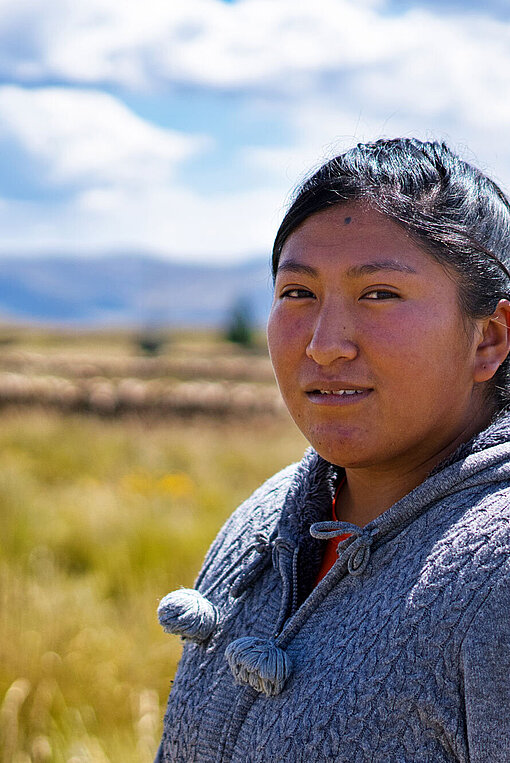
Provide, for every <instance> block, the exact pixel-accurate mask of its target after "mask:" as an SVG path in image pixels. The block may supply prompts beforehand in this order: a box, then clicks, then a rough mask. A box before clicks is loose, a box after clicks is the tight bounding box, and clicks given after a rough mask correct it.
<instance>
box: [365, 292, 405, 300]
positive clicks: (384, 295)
mask: <svg viewBox="0 0 510 763" xmlns="http://www.w3.org/2000/svg"><path fill="white" fill-rule="evenodd" d="M398 298H399V296H398V294H395V292H394V291H388V289H374V290H373V291H368V292H367V293H366V294H364V295H363V297H362V299H372V300H374V301H381V300H383V299H398Z"/></svg>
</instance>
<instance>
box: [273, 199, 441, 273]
mask: <svg viewBox="0 0 510 763" xmlns="http://www.w3.org/2000/svg"><path fill="white" fill-rule="evenodd" d="M367 258H368V259H375V260H377V261H381V260H391V261H393V262H395V263H397V264H400V265H401V269H403V270H405V269H406V268H408V267H411V268H412V269H415V266H416V265H417V264H419V263H421V265H422V268H426V269H429V268H430V267H432V268H434V266H435V267H439V268H441V269H442V266H439V264H438V263H437V262H436V261H435V260H434V259H433V258H432V257H431V255H430V254H428V253H427V252H426V251H425V250H424V249H423V248H422V247H420V246H419V245H418V244H417V243H416V242H415V241H413V239H412V238H411V237H410V236H409V235H408V233H407V232H406V231H405V230H404V229H403V228H402V227H400V226H399V225H397V223H395V222H393V221H392V220H390V219H389V218H387V217H386V216H384V215H382V214H380V213H379V212H376V211H375V210H373V209H370V208H367V207H364V206H362V205H360V204H338V205H335V206H334V207H331V208H330V209H326V210H322V211H321V212H317V213H316V214H314V215H311V216H310V217H308V218H307V219H306V220H304V221H303V222H302V223H301V225H300V226H299V227H298V228H296V230H295V231H293V233H291V235H290V236H289V237H288V239H287V241H286V242H285V244H284V246H283V249H282V254H281V257H280V262H279V266H281V265H284V264H285V263H286V262H287V261H288V260H293V261H296V260H299V261H302V262H306V264H314V263H318V264H320V262H322V261H326V260H328V259H329V260H331V263H332V264H335V265H336V266H337V267H340V266H341V265H342V264H343V263H345V264H346V266H349V264H350V265H353V264H359V263H360V262H362V261H363V260H365V259H367ZM420 269H421V268H420Z"/></svg>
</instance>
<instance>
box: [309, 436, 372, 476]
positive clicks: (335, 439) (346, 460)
mask: <svg viewBox="0 0 510 763" xmlns="http://www.w3.org/2000/svg"><path fill="white" fill-rule="evenodd" d="M303 434H304V436H305V437H306V438H307V440H308V442H309V443H310V444H311V446H312V447H313V448H314V449H315V450H316V451H317V453H318V454H319V455H320V456H321V457H322V458H324V459H325V460H326V461H329V462H330V463H331V464H335V465H336V466H341V467H342V468H344V469H347V468H356V467H362V466H369V465H370V463H371V462H372V459H371V458H370V455H369V454H368V453H366V452H365V449H364V444H366V442H367V438H370V435H369V434H363V433H362V432H353V431H352V430H346V431H343V432H342V431H339V429H338V428H336V429H335V431H334V432H333V433H331V432H323V431H322V432H313V433H311V432H308V433H307V432H303ZM328 435H329V436H328ZM331 435H333V436H331ZM368 442H370V439H368Z"/></svg>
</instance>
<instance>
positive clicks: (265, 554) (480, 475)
mask: <svg viewBox="0 0 510 763" xmlns="http://www.w3.org/2000/svg"><path fill="white" fill-rule="evenodd" d="M341 473H342V470H341V469H339V468H338V467H336V466H334V465H332V464H330V463H328V462H327V461H325V460H324V459H323V458H321V456H319V455H318V454H317V453H316V451H315V450H314V449H313V448H309V449H308V450H307V451H306V453H305V455H304V457H303V459H302V461H301V462H300V463H299V464H298V465H297V466H296V467H295V469H294V471H293V474H292V475H291V476H290V482H288V483H287V484H288V488H287V491H286V494H285V498H284V500H283V505H282V508H281V511H280V512H279V514H278V516H277V518H276V520H275V515H274V513H273V515H272V516H273V520H272V526H268V536H267V537H266V538H264V539H261V538H260V537H259V538H257V539H255V542H254V539H248V538H246V535H245V533H243V532H242V530H241V536H240V537H241V539H242V543H243V548H242V550H241V551H240V553H239V555H236V558H235V559H234V560H233V562H232V563H231V564H230V565H228V568H227V569H226V570H224V572H223V573H222V575H221V577H220V578H219V579H217V580H215V581H214V582H213V584H212V586H211V587H209V588H208V589H206V590H204V589H203V588H202V586H201V589H202V593H199V592H198V591H190V592H186V591H180V592H175V593H174V594H169V596H168V597H165V599H164V600H163V601H162V602H161V605H160V610H161V611H162V613H163V618H162V617H161V616H160V619H162V624H163V627H165V629H166V630H167V631H169V632H173V633H179V635H182V636H184V637H187V638H193V639H194V640H197V641H204V640H206V639H207V638H208V637H209V635H210V634H211V633H212V632H214V630H215V629H216V628H217V627H219V628H220V629H221V627H222V626H221V621H222V613H221V611H220V610H219V609H217V608H216V606H215V605H212V604H211V603H210V601H209V600H208V598H207V597H208V596H209V595H210V594H211V593H212V591H213V590H214V589H216V588H217V587H218V586H219V585H220V584H223V585H228V588H229V590H230V594H231V595H232V596H234V597H235V598H239V597H242V595H243V594H244V593H245V592H246V591H247V589H248V588H249V587H250V586H252V585H253V583H254V581H255V580H256V579H257V578H258V577H259V576H260V575H261V574H263V572H264V570H265V569H267V567H268V566H270V565H271V564H272V566H273V567H274V569H275V570H276V571H277V572H278V574H279V575H280V578H281V605H280V611H279V614H278V617H277V620H276V622H275V625H274V630H273V634H272V636H271V638H269V639H267V640H266V639H259V638H253V637H250V636H246V637H243V638H240V639H237V640H236V641H234V642H232V643H231V644H230V645H229V646H228V648H227V650H226V652H225V655H226V658H227V661H228V662H229V664H230V667H231V669H232V673H233V675H234V678H235V679H236V681H237V682H238V683H241V684H249V685H250V686H252V687H253V688H255V689H256V690H257V691H261V692H264V693H266V694H268V695H272V694H277V693H279V692H280V691H281V690H282V688H283V685H284V683H285V681H286V678H287V677H288V675H289V674H290V672H291V670H292V666H291V665H290V664H289V661H288V659H287V655H286V653H285V644H286V642H287V641H288V638H289V637H290V635H291V632H292V631H293V630H294V625H293V623H294V622H295V621H296V618H297V619H299V613H298V615H296V613H297V611H298V609H300V606H301V604H303V602H305V600H306V599H307V598H308V597H309V595H310V593H311V592H312V590H313V589H314V587H315V579H316V574H317V570H318V568H319V565H320V562H321V559H322V554H323V549H324V544H323V541H324V540H325V539H327V538H331V537H335V536H338V535H342V534H344V533H350V537H349V538H347V539H346V540H343V541H341V542H340V543H339V544H338V552H337V553H338V561H337V563H336V565H335V567H336V568H337V570H338V572H339V573H340V572H341V569H344V572H345V574H349V575H353V576H355V575H361V574H363V572H364V570H365V569H366V566H367V564H368V562H369V559H370V556H371V554H372V552H373V551H374V550H375V549H376V548H378V547H379V546H381V545H383V544H384V543H387V542H388V541H390V540H391V539H393V538H394V537H395V536H397V535H398V534H399V533H400V532H402V531H403V530H404V529H405V528H406V527H407V526H408V525H409V524H410V523H412V522H413V521H414V520H416V519H417V518H418V517H419V516H421V515H422V514H423V513H424V512H426V511H427V510H428V509H429V508H430V507H431V506H432V505H434V504H437V503H438V501H441V500H442V499H443V498H445V497H447V496H451V495H453V494H455V493H458V492H461V491H462V490H465V489H468V488H472V487H476V486H480V485H481V486H490V485H491V484H492V485H493V484H497V483H504V482H508V481H510V413H508V412H503V413H501V414H500V415H498V416H497V417H496V418H495V419H494V420H493V422H492V423H491V424H490V425H489V426H488V427H487V428H486V429H485V430H484V431H482V432H480V433H479V434H477V435H476V436H475V437H474V438H473V439H472V440H471V441H470V442H467V443H464V444H463V445H461V446H460V447H459V448H458V449H457V451H455V453H453V454H452V455H451V456H450V457H449V458H448V459H446V460H445V461H443V462H442V463H441V464H439V465H438V466H437V467H436V468H435V469H434V470H433V471H432V472H431V474H430V475H429V476H428V477H427V479H426V480H424V482H422V483H421V484H420V485H418V486H417V487H416V488H415V489H414V490H412V491H411V492H410V493H408V494H407V495H406V496H404V497H403V498H402V499H401V500H399V501H398V502H397V503H395V504H394V505H393V506H391V507H390V508H389V509H388V510H387V511H385V512H384V513H382V514H381V515H379V516H378V517H376V518H375V519H374V520H373V521H372V522H370V523H369V524H368V525H366V526H365V527H363V528H361V527H357V526H356V525H352V524H349V523H346V522H341V521H331V502H332V498H333V494H334V489H335V484H336V482H337V480H338V477H339V476H340V474H341ZM288 479H289V478H288ZM260 500H261V502H262V503H263V502H264V499H263V493H262V496H261V499H260ZM275 522H276V524H275ZM243 536H244V537H243ZM231 541H232V539H230V542H231ZM185 594H186V597H187V598H186V601H185V602H184V603H183V601H181V599H182V598H183V596H184V595H185ZM176 596H177V598H178V597H179V596H180V599H179V601H177V599H176V598H175V597H176ZM172 597H173V598H172ZM311 598H313V597H311ZM166 599H169V601H168V602H167V603H165V600H166ZM308 603H309V602H307V605H308ZM303 609H306V606H305V607H304V608H303ZM300 612H301V610H300ZM165 613H166V614H165ZM165 617H166V622H163V620H164V619H165ZM182 623H184V624H185V625H184V626H183V625H182ZM190 623H192V625H193V627H192V628H190ZM289 626H290V627H289Z"/></svg>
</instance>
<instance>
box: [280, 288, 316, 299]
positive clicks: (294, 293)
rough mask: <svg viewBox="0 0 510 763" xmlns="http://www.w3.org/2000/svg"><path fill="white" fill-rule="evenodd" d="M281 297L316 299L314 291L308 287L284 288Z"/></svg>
mask: <svg viewBox="0 0 510 763" xmlns="http://www.w3.org/2000/svg"><path fill="white" fill-rule="evenodd" d="M280 299H314V294H313V292H311V291H309V290H308V289H298V288H297V287H294V288H292V289H284V290H283V291H282V293H281V294H280Z"/></svg>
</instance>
